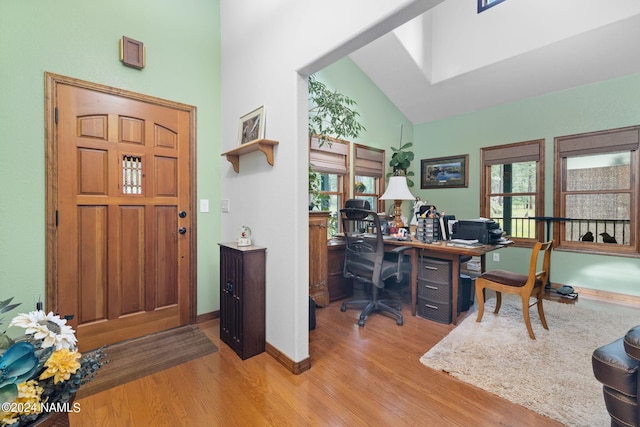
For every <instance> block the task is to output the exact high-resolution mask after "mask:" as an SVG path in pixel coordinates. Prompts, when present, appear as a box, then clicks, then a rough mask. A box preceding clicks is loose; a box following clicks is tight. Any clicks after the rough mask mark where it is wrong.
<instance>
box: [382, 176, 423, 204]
mask: <svg viewBox="0 0 640 427" xmlns="http://www.w3.org/2000/svg"><path fill="white" fill-rule="evenodd" d="M413 199H415V197H414V196H413V194H411V191H409V187H408V186H407V178H406V177H404V176H392V177H391V178H389V185H388V186H387V191H385V192H384V194H383V195H382V197H380V200H413Z"/></svg>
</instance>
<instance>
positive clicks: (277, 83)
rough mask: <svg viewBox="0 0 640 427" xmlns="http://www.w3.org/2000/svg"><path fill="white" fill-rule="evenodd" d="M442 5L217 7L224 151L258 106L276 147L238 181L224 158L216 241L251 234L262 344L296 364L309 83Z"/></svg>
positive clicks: (303, 352) (301, 318)
mask: <svg viewBox="0 0 640 427" xmlns="http://www.w3.org/2000/svg"><path fill="white" fill-rule="evenodd" d="M441 1H442V0H414V1H410V0H396V1H389V0H352V1H349V2H344V1H338V0H326V1H324V2H314V3H310V2H301V1H299V0H279V1H276V0H273V1H269V2H265V1H264V0H244V1H237V0H222V1H221V28H222V149H223V151H226V150H229V149H231V148H234V147H236V146H237V144H238V142H237V131H238V122H239V118H240V117H241V116H242V115H244V114H246V113H248V112H250V111H252V110H253V109H254V108H256V107H258V106H260V105H264V106H265V109H266V137H267V138H269V139H275V140H278V141H280V144H279V145H278V146H277V148H276V153H275V165H274V166H273V167H272V166H269V165H268V164H267V163H266V161H265V158H264V155H263V154H262V153H259V152H258V153H251V154H248V155H245V156H243V157H242V158H241V160H240V173H238V174H236V173H235V172H234V171H233V169H232V168H231V166H230V164H229V163H227V162H226V160H224V159H223V158H221V160H220V161H221V162H222V195H221V198H222V199H228V200H230V207H231V209H230V212H229V213H227V214H222V240H223V241H233V240H235V238H236V236H237V231H238V229H239V227H240V226H241V225H248V226H250V227H251V229H252V230H253V238H254V244H256V245H259V246H264V247H266V248H267V341H268V342H269V343H270V344H271V345H273V346H274V347H276V348H277V349H278V350H280V351H281V352H283V353H284V354H286V355H287V356H288V357H289V358H291V359H292V360H293V361H295V362H298V361H302V360H304V359H306V358H307V357H309V346H308V311H307V310H308V303H307V298H308V208H307V202H308V195H307V164H308V153H307V137H306V129H307V85H306V75H308V74H310V73H313V72H315V71H317V70H319V69H320V68H322V67H323V66H326V65H329V64H330V63H331V62H333V61H335V60H336V59H339V58H341V57H343V56H344V55H346V54H348V53H350V52H351V51H353V50H355V49H356V48H359V47H361V46H362V45H364V44H366V43H368V42H369V41H371V40H373V39H374V38H376V37H378V36H380V35H382V34H384V33H385V32H387V31H389V30H391V29H393V28H395V27H396V26H398V25H400V24H402V23H404V22H406V21H408V20H410V19H411V18H413V17H415V16H417V15H419V14H420V13H423V12H424V11H426V10H428V9H430V8H431V7H433V6H434V5H436V4H438V3H440V2H441ZM299 73H302V74H303V75H302V76H301V75H300V74H299ZM200 120H202V118H201V119H200Z"/></svg>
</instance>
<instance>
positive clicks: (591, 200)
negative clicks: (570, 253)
mask: <svg viewBox="0 0 640 427" xmlns="http://www.w3.org/2000/svg"><path fill="white" fill-rule="evenodd" d="M639 130H640V127H632V128H623V129H614V130H608V131H603V132H594V133H587V134H581V135H572V136H566V137H558V138H556V139H555V178H556V180H555V185H554V191H555V212H554V215H555V216H560V217H564V218H567V220H565V221H563V222H562V223H561V224H559V226H558V227H556V229H554V239H555V240H556V241H557V242H558V249H565V250H575V251H580V252H593V253H606V254H614V255H624V254H637V253H638V252H639V251H638V249H639V245H638V228H637V223H636V221H635V218H636V216H637V207H636V205H637V200H638V182H637V181H638V179H637V178H636V174H635V173H633V171H635V170H637V168H638V141H639V139H640V138H639V134H640V132H639Z"/></svg>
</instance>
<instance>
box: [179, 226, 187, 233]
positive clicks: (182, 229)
mask: <svg viewBox="0 0 640 427" xmlns="http://www.w3.org/2000/svg"><path fill="white" fill-rule="evenodd" d="M186 232H187V228H186V227H180V228H179V229H178V233H180V234H185V233H186Z"/></svg>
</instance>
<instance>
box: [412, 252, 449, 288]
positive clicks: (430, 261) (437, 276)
mask: <svg viewBox="0 0 640 427" xmlns="http://www.w3.org/2000/svg"><path fill="white" fill-rule="evenodd" d="M418 277H419V278H423V279H427V280H429V281H431V282H439V283H450V282H451V261H446V260H440V259H435V258H427V257H421V258H420V263H419V264H418Z"/></svg>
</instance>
